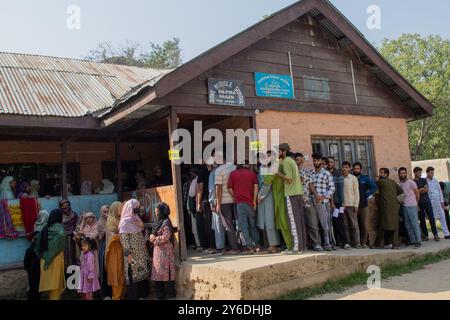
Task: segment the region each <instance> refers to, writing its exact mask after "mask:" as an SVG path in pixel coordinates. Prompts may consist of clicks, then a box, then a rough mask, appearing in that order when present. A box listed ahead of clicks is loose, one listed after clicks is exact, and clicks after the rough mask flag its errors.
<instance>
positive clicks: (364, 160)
mask: <svg viewBox="0 0 450 320" xmlns="http://www.w3.org/2000/svg"><path fill="white" fill-rule="evenodd" d="M357 149H358V150H357V152H358V159H357V160H358V161H359V162H361V164H362V166H363V170H362V172H363V174H368V173H369V157H368V153H367V145H366V144H365V143H358V145H357Z"/></svg>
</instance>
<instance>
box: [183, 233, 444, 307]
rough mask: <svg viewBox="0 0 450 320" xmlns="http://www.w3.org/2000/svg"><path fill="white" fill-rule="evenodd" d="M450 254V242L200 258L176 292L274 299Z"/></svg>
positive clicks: (186, 265)
mask: <svg viewBox="0 0 450 320" xmlns="http://www.w3.org/2000/svg"><path fill="white" fill-rule="evenodd" d="M447 250H450V241H448V240H441V241H440V242H434V241H431V240H430V241H429V242H425V243H424V245H423V247H422V248H419V249H413V248H411V247H407V248H405V247H403V248H402V249H400V250H379V249H374V250H369V249H361V250H356V249H354V250H350V251H344V250H339V251H335V252H332V253H309V252H308V253H306V254H303V255H291V256H286V255H282V254H276V255H251V256H197V257H192V258H189V259H188V260H187V261H184V262H183V263H182V265H181V268H180V270H179V276H178V279H177V282H178V293H179V294H180V296H181V297H183V298H185V299H196V300H197V299H198V300H219V299H224V300H252V299H255V300H259V299H273V298H277V297H279V296H280V295H282V294H284V293H288V292H290V291H292V290H296V289H302V288H308V287H314V286H319V285H321V284H323V283H325V282H326V281H328V280H336V279H339V278H343V277H345V276H348V275H350V274H352V273H354V272H357V271H365V270H366V269H367V267H368V266H370V265H378V266H380V267H383V266H386V265H391V264H403V263H407V262H408V261H410V260H412V259H416V258H419V257H423V256H425V255H427V254H430V253H431V254H438V253H440V252H443V251H447Z"/></svg>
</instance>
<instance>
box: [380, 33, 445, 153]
mask: <svg viewBox="0 0 450 320" xmlns="http://www.w3.org/2000/svg"><path fill="white" fill-rule="evenodd" d="M380 52H381V54H382V55H383V56H384V57H385V58H386V59H387V60H388V61H389V62H390V63H391V64H392V65H393V66H394V67H395V68H396V69H397V70H398V71H399V72H400V73H401V74H402V75H403V76H404V77H405V78H406V79H407V80H408V81H409V82H410V83H411V84H412V85H413V86H415V87H416V88H417V89H418V90H419V91H420V92H421V93H422V94H423V95H424V96H425V97H426V98H427V99H428V100H429V101H430V102H431V103H432V104H433V105H434V106H435V109H434V114H433V116H432V117H429V118H426V119H423V120H417V121H413V122H410V123H409V124H408V133H409V145H410V150H411V157H412V159H413V160H426V159H438V158H447V157H449V156H450V87H449V84H450V63H449V60H450V59H449V57H450V40H449V39H443V38H441V37H440V36H437V35H433V36H428V37H421V36H420V35H419V34H404V35H402V36H401V37H399V38H398V39H396V40H387V39H385V40H384V41H383V43H382V46H381V49H380Z"/></svg>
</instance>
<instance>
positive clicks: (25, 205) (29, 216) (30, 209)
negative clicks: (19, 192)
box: [20, 198, 39, 241]
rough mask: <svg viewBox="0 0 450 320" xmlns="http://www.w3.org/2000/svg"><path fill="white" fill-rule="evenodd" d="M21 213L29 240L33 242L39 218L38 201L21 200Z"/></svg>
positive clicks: (33, 199) (31, 199)
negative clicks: (35, 224) (35, 225)
mask: <svg viewBox="0 0 450 320" xmlns="http://www.w3.org/2000/svg"><path fill="white" fill-rule="evenodd" d="M20 211H22V219H23V225H24V227H25V233H26V234H28V236H27V238H28V240H30V241H31V239H33V230H34V223H35V222H36V219H37V216H38V211H39V209H38V201H37V199H36V198H21V199H20Z"/></svg>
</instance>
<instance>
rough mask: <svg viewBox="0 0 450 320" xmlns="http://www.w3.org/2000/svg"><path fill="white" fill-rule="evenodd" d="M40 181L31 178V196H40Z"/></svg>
mask: <svg viewBox="0 0 450 320" xmlns="http://www.w3.org/2000/svg"><path fill="white" fill-rule="evenodd" d="M39 188H40V186H39V181H37V180H31V181H30V194H29V196H30V197H33V198H39Z"/></svg>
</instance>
